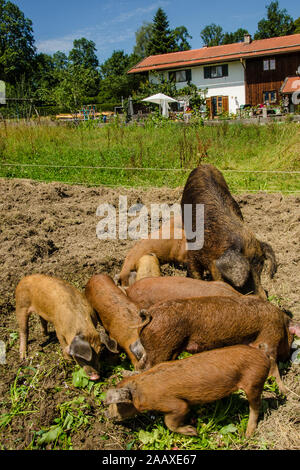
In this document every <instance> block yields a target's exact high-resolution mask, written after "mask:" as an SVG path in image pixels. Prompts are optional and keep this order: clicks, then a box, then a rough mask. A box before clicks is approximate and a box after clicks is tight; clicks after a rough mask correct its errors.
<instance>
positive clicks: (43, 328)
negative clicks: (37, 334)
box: [40, 317, 48, 336]
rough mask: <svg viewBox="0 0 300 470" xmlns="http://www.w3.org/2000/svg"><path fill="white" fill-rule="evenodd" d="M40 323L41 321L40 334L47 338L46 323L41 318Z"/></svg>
mask: <svg viewBox="0 0 300 470" xmlns="http://www.w3.org/2000/svg"><path fill="white" fill-rule="evenodd" d="M40 321H41V327H42V333H43V335H44V336H47V335H48V328H47V327H48V322H47V321H46V320H45V319H44V318H42V317H40Z"/></svg>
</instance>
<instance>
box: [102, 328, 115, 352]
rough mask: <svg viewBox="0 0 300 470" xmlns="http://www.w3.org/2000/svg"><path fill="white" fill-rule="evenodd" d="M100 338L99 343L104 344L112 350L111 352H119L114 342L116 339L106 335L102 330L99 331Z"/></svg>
mask: <svg viewBox="0 0 300 470" xmlns="http://www.w3.org/2000/svg"><path fill="white" fill-rule="evenodd" d="M100 340H101V343H103V344H105V346H106V347H107V349H108V350H109V351H110V352H113V353H118V352H119V350H118V343H117V342H116V340H115V339H113V338H111V337H110V336H108V334H107V333H105V331H104V330H101V331H100Z"/></svg>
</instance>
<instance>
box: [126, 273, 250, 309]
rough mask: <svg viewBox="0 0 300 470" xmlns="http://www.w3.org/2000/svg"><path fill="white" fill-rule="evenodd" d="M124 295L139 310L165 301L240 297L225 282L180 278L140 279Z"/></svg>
mask: <svg viewBox="0 0 300 470" xmlns="http://www.w3.org/2000/svg"><path fill="white" fill-rule="evenodd" d="M126 293H127V297H129V299H130V300H132V301H133V302H134V303H135V304H136V305H138V307H139V308H141V309H147V308H149V307H151V306H152V305H154V304H156V303H157V302H165V301H167V300H175V299H188V298H193V297H207V296H219V295H221V296H231V295H237V296H240V295H242V294H240V293H239V292H237V291H236V290H234V289H233V287H231V286H230V285H229V284H227V283H226V282H221V281H211V282H208V281H201V280H199V279H192V278H190V277H180V276H164V277H160V278H147V279H141V280H140V281H137V282H135V283H134V284H133V285H131V286H130V287H128V289H127V291H126Z"/></svg>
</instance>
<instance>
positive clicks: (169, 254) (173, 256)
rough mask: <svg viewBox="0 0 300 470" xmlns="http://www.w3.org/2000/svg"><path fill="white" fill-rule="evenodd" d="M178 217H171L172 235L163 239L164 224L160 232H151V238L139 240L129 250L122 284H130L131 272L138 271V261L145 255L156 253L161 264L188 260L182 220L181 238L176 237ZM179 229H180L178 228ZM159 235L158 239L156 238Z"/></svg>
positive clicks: (122, 270) (121, 274) (123, 269)
mask: <svg viewBox="0 0 300 470" xmlns="http://www.w3.org/2000/svg"><path fill="white" fill-rule="evenodd" d="M178 223H179V222H178V219H177V218H176V217H175V218H174V217H172V218H171V219H170V237H169V238H168V239H163V238H162V236H163V226H161V227H160V229H159V230H158V232H153V233H151V234H150V235H151V238H148V239H147V240H139V241H138V242H137V243H136V244H135V245H134V246H133V248H131V250H130V251H129V253H128V255H127V256H126V259H125V261H124V263H123V266H122V269H121V272H120V275H119V282H120V284H121V285H122V286H128V285H129V279H130V273H131V272H132V271H137V267H138V262H139V260H140V258H141V257H142V256H143V255H147V254H150V253H152V254H154V255H156V256H157V258H158V261H159V263H160V265H162V264H166V263H177V264H183V263H185V261H186V246H185V245H186V240H185V235H184V230H183V229H182V228H181V220H180V234H181V238H180V239H176V238H175V235H174V233H175V232H174V231H175V230H176V229H178ZM178 230H179V229H178ZM155 236H158V239H156V238H154V237H155Z"/></svg>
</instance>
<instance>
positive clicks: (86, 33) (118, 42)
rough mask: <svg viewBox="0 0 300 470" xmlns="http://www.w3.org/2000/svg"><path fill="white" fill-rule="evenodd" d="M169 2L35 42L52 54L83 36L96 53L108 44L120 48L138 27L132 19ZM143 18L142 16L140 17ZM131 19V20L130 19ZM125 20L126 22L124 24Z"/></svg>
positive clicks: (134, 10) (104, 48)
mask: <svg viewBox="0 0 300 470" xmlns="http://www.w3.org/2000/svg"><path fill="white" fill-rule="evenodd" d="M169 3H170V2H169V0H163V1H161V2H154V3H151V4H150V5H148V6H147V7H140V8H135V9H132V10H129V9H128V10H127V11H124V12H123V13H120V14H119V15H117V16H112V19H111V20H110V21H106V22H105V23H103V24H98V25H95V26H92V27H90V28H83V29H80V30H77V31H74V32H72V33H69V34H67V35H65V36H61V37H56V38H49V39H44V40H40V41H38V42H37V48H38V51H39V52H44V53H47V54H54V53H55V52H56V51H62V52H68V51H70V50H71V49H72V47H73V41H74V39H79V38H81V37H85V38H87V39H91V40H93V41H94V42H95V44H96V47H97V50H98V53H99V54H100V55H101V52H103V51H107V50H109V46H111V45H115V46H116V48H120V49H121V48H122V43H124V42H126V41H128V40H133V41H134V38H135V32H136V31H137V29H138V28H139V25H137V24H136V22H134V21H133V20H132V19H133V18H135V17H139V16H140V17H141V16H143V15H147V14H149V13H150V12H152V11H154V10H157V9H158V8H159V7H165V6H166V5H168V4H169ZM125 6H126V7H129V5H128V4H126V3H125V4H123V7H125ZM142 19H143V18H142ZM131 20H132V21H131ZM126 22H127V24H126ZM120 23H123V24H124V23H125V24H126V25H125V27H122V29H121V28H120Z"/></svg>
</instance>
